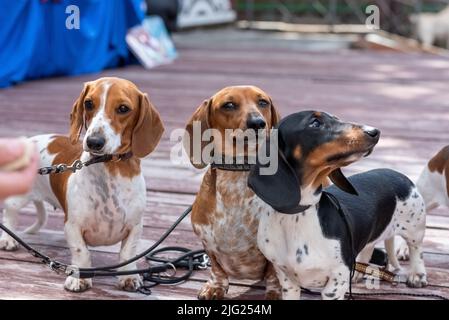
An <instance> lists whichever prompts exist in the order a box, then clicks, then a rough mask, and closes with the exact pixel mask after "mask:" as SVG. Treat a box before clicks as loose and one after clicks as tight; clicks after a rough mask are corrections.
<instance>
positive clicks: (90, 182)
mask: <svg viewBox="0 0 449 320" xmlns="http://www.w3.org/2000/svg"><path fill="white" fill-rule="evenodd" d="M86 156H87V155H86V154H83V157H86ZM67 190H68V193H69V194H70V195H71V196H70V197H69V198H68V199H67V209H68V219H67V223H76V224H78V225H79V226H80V227H81V230H82V233H83V237H84V240H85V241H86V243H87V244H89V245H92V246H97V245H112V244H115V243H117V242H119V241H121V240H122V239H124V238H126V237H127V235H128V233H129V231H130V230H131V229H132V228H133V227H134V226H136V225H137V224H139V223H141V217H142V213H143V211H144V208H145V194H146V192H145V181H144V179H143V176H142V175H138V176H136V177H134V178H127V177H122V176H120V175H112V174H111V173H110V172H109V171H108V170H107V169H106V167H105V165H104V164H97V165H94V166H92V167H87V168H84V169H83V170H81V171H79V172H78V173H77V174H75V175H72V176H70V178H69V181H68V188H67Z"/></svg>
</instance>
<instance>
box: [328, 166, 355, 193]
mask: <svg viewBox="0 0 449 320" xmlns="http://www.w3.org/2000/svg"><path fill="white" fill-rule="evenodd" d="M329 178H330V179H331V181H332V182H333V183H334V184H335V185H336V186H337V187H338V188H340V189H341V190H343V191H345V192H347V193H350V194H353V195H356V196H358V195H359V194H358V193H357V191H356V190H355V188H354V186H353V185H352V184H351V182H349V180H348V179H347V178H346V177H345V175H344V174H343V172H341V169H335V170H334V171H332V172H331V174H330V175H329Z"/></svg>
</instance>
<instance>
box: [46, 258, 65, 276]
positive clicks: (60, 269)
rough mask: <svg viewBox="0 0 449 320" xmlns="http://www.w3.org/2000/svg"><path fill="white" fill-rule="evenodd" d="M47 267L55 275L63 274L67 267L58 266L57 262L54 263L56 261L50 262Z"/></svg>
mask: <svg viewBox="0 0 449 320" xmlns="http://www.w3.org/2000/svg"><path fill="white" fill-rule="evenodd" d="M48 267H49V268H50V269H51V270H52V271H54V272H55V273H57V274H62V273H65V272H66V270H67V267H66V266H64V265H62V264H60V263H59V262H56V261H50V262H49V263H48Z"/></svg>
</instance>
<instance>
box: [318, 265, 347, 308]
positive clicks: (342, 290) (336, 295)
mask: <svg viewBox="0 0 449 320" xmlns="http://www.w3.org/2000/svg"><path fill="white" fill-rule="evenodd" d="M349 275H350V271H349V268H348V267H347V266H345V265H342V266H339V267H337V268H335V269H334V270H333V271H332V274H331V275H330V277H329V280H328V281H327V284H326V286H325V287H324V289H323V291H322V292H321V297H322V299H323V300H343V299H344V298H345V294H346V291H348V289H349V281H350V280H349Z"/></svg>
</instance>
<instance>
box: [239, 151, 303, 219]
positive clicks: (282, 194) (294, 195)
mask: <svg viewBox="0 0 449 320" xmlns="http://www.w3.org/2000/svg"><path fill="white" fill-rule="evenodd" d="M260 169H261V165H260V164H259V163H257V164H256V165H255V166H254V167H253V168H252V169H251V172H250V174H249V178H248V186H249V187H250V188H251V189H252V190H253V191H254V193H255V194H256V195H257V196H258V197H259V198H261V199H262V200H263V201H265V202H266V203H267V204H269V205H270V206H271V207H272V208H273V209H275V210H276V211H279V212H284V213H288V211H290V210H291V209H292V208H295V207H297V206H298V204H299V202H300V201H301V191H300V188H299V181H298V177H297V176H296V174H295V172H294V170H293V168H292V167H291V166H290V164H289V163H288V162H287V160H286V159H285V157H284V155H283V154H282V152H281V151H278V168H277V171H276V172H275V173H274V174H273V175H262V174H261V173H260Z"/></svg>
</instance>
